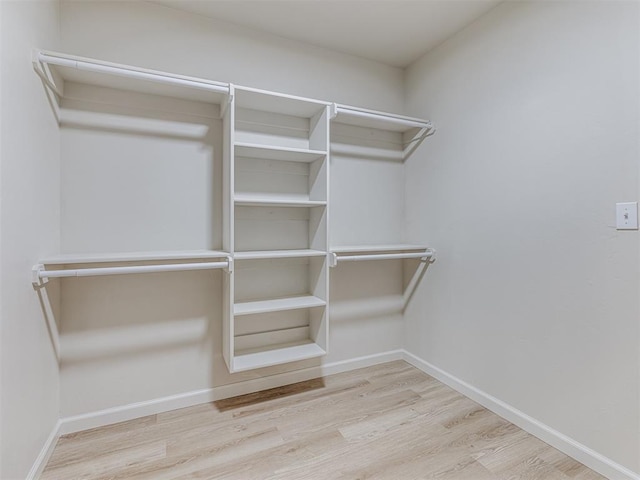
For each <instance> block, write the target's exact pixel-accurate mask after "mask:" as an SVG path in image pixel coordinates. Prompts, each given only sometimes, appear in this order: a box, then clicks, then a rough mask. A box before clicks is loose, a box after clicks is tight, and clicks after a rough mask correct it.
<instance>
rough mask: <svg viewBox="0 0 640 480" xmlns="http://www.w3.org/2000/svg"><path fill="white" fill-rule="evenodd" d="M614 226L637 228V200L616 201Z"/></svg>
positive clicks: (628, 228)
mask: <svg viewBox="0 0 640 480" xmlns="http://www.w3.org/2000/svg"><path fill="white" fill-rule="evenodd" d="M616 228H617V229H618V230H638V202H626V203H616Z"/></svg>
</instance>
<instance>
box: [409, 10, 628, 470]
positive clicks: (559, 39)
mask: <svg viewBox="0 0 640 480" xmlns="http://www.w3.org/2000/svg"><path fill="white" fill-rule="evenodd" d="M638 8H639V5H638V4H637V3H636V2H506V3H504V4H502V5H500V6H499V7H497V8H495V9H494V10H492V11H491V12H489V13H488V14H487V15H485V16H484V17H482V18H481V19H479V20H478V21H476V22H475V23H474V24H472V25H471V26H469V27H468V28H466V29H465V30H463V31H462V32H460V33H458V34H457V35H455V36H454V37H452V38H450V39H449V40H448V41H446V42H445V43H444V44H442V45H441V46H439V47H438V48H437V49H435V50H434V51H432V52H430V53H429V54H427V55H426V56H425V57H423V58H422V59H421V60H420V61H418V62H417V63H416V64H414V65H413V66H412V67H411V68H410V69H409V70H408V72H407V78H406V82H407V83H406V86H407V98H406V108H407V114H412V115H416V116H423V117H426V118H430V119H432V120H433V121H434V122H435V124H436V126H437V127H438V133H437V134H436V136H434V137H432V138H431V139H429V141H427V142H425V143H424V145H423V146H422V147H421V148H420V150H419V152H417V153H416V154H415V155H414V156H413V157H412V158H411V159H410V160H409V161H408V163H407V172H406V199H405V201H406V220H407V226H408V232H407V235H408V239H409V240H411V241H414V242H427V243H428V244H429V245H432V246H433V247H435V248H436V249H437V250H438V261H437V262H436V263H435V264H434V265H433V266H432V267H431V268H430V269H429V273H428V274H427V276H426V277H425V278H424V280H423V282H422V284H421V285H420V287H419V291H418V292H417V293H416V294H415V295H414V298H413V301H412V303H411V304H410V306H409V307H408V309H407V311H406V327H407V328H406V334H405V345H406V348H407V350H408V351H410V352H411V353H413V354H415V355H416V356H418V357H420V358H421V359H423V360H424V361H426V362H429V363H430V364H432V365H434V366H435V367H438V368H440V369H442V370H444V371H445V372H447V373H448V374H450V375H452V376H454V377H457V378H458V379H460V380H463V381H465V382H467V383H468V384H471V385H473V386H474V387H476V388H478V389H480V390H482V391H484V392H487V393H488V394H490V395H492V396H493V397H496V398H498V399H500V400H502V401H504V402H506V403H507V404H510V405H511V406H513V407H515V408H516V409H518V410H520V411H521V412H524V413H525V414H527V415H529V416H531V417H533V418H535V419H537V420H538V421H540V422H543V423H545V424H546V425H548V426H550V427H551V428H553V429H555V430H557V431H559V432H561V433H563V434H565V435H567V436H568V437H571V438H573V439H575V440H577V441H578V442H580V443H582V444H584V445H586V446H587V447H589V448H591V449H593V450H595V451H597V452H600V453H601V454H603V455H605V456H607V457H609V458H610V459H612V460H614V461H616V462H618V463H620V464H622V465H624V466H626V467H627V468H629V469H631V470H634V471H636V472H638V471H640V464H639V463H638V462H639V461H640V454H639V453H640V446H639V435H638V425H639V419H638V415H639V407H640V400H639V396H638V390H639V372H638V360H639V359H638V351H639V348H638V346H639V345H638V340H639V336H638V333H639V329H638V324H639V320H638V318H639V310H638V289H639V279H638V265H639V258H638V232H637V231H626V232H625V231H617V230H616V228H615V215H614V213H615V203H616V202H624V201H635V200H638V159H639V157H638V155H639V153H640V152H639V149H638V133H639V105H640V104H639V94H638V92H639V87H638V85H640V75H639V66H638V61H639V46H640V43H639V37H638V21H639V12H638Z"/></svg>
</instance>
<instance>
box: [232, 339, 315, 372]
mask: <svg viewBox="0 0 640 480" xmlns="http://www.w3.org/2000/svg"><path fill="white" fill-rule="evenodd" d="M326 353H327V352H326V351H325V350H324V349H323V348H322V347H320V345H318V344H317V343H314V342H312V341H311V340H309V341H307V342H304V343H301V342H297V343H294V344H281V345H272V346H271V347H269V349H268V350H258V351H254V350H244V351H243V350H240V351H237V352H235V357H234V359H233V371H234V372H242V371H244V370H253V369H255V368H262V367H269V366H272V365H279V364H281V363H289V362H297V361H300V360H307V359H309V358H316V357H321V356H323V355H326Z"/></svg>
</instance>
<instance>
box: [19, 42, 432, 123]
mask: <svg viewBox="0 0 640 480" xmlns="http://www.w3.org/2000/svg"><path fill="white" fill-rule="evenodd" d="M32 61H33V63H34V66H35V67H36V73H37V74H38V75H39V76H40V78H41V79H42V80H43V81H44V82H45V84H46V85H47V87H48V88H50V89H51V90H52V91H54V92H55V93H56V95H58V96H59V97H63V96H64V95H63V94H62V93H63V92H62V90H61V88H60V86H59V85H57V84H56V81H55V78H53V76H51V75H50V74H49V72H48V71H46V70H45V69H44V65H57V66H59V67H66V68H73V69H77V70H84V71H88V72H93V73H102V74H107V75H115V76H120V77H127V78H133V79H137V80H146V81H151V82H155V83H161V84H165V85H173V86H182V87H188V88H195V89H200V90H206V91H210V92H215V93H221V94H224V95H227V96H229V98H231V97H232V96H233V90H234V89H233V86H232V85H231V84H229V83H226V82H216V81H213V80H208V79H204V78H196V77H188V76H184V75H176V74H172V73H167V72H161V71H157V70H149V69H144V68H138V67H134V66H130V65H123V64H117V63H111V62H104V61H101V60H95V59H92V58H86V57H77V56H75V55H67V54H64V53H58V52H50V51H43V50H37V49H34V51H33V55H32ZM237 88H238V89H240V90H245V91H248V92H256V93H263V94H265V95H277V96H282V97H285V98H290V99H297V100H303V101H308V102H315V103H318V104H327V105H331V111H332V117H335V116H336V115H338V114H340V115H345V116H351V117H357V118H362V119H365V120H371V121H373V122H374V123H380V124H382V125H384V124H387V125H397V126H400V127H406V128H414V127H415V128H426V129H428V130H433V125H432V123H431V122H429V121H426V120H421V119H419V118H412V117H405V116H402V115H395V114H389V113H385V112H378V111H374V110H367V109H363V108H359V107H353V106H349V105H342V104H336V103H333V104H331V103H329V102H325V101H321V100H313V99H308V98H302V97H294V96H291V95H285V94H281V93H277V92H270V91H266V90H259V89H254V88H250V87H242V86H239V85H238V86H237ZM225 108H226V106H225Z"/></svg>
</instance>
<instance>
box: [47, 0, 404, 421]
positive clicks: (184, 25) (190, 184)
mask: <svg viewBox="0 0 640 480" xmlns="http://www.w3.org/2000/svg"><path fill="white" fill-rule="evenodd" d="M61 18H62V23H61V32H62V47H61V50H62V51H64V52H67V53H71V54H76V55H83V56H88V57H94V58H98V59H102V60H108V61H114V62H121V63H128V64H132V65H137V66H142V67H147V68H155V69H160V70H165V71H169V72H176V73H181V74H185V75H194V76H201V77H205V78H210V79H213V80H219V81H229V82H233V83H236V84H241V85H245V86H252V87H258V88H263V89H268V90H274V91H280V92H285V93H289V94H296V95H302V96H306V97H311V98H319V99H322V100H329V101H335V102H340V103H346V104H351V105H360V106H364V107H367V108H374V109H380V110H388V111H393V112H400V111H401V110H402V108H403V103H402V82H403V72H402V71H401V70H400V69H396V68H392V67H388V66H384V65H381V64H378V63H375V62H371V61H367V60H363V59H360V58H356V57H352V56H348V55H343V54H338V53H335V52H331V51H328V50H324V49H320V48H317V47H313V46H309V45H304V44H300V43H296V42H292V41H288V40H285V39H282V38H279V37H275V36H269V35H265V34H260V33H256V32H254V31H251V30H247V29H243V28H239V27H234V26H230V25H228V24H224V23H220V22H216V21H214V20H211V19H208V18H205V17H200V16H196V15H192V14H188V13H184V12H180V11H177V10H173V9H170V8H166V7H162V6H158V5H154V4H150V3H146V2H63V3H62V13H61ZM76 87H77V86H76ZM73 93H74V96H75V95H76V94H77V96H80V93H81V92H80V91H79V90H78V89H76V90H75V91H74V92H73ZM111 95H114V96H118V95H116V94H115V93H114V92H103V96H102V97H101V101H102V102H103V103H104V99H105V98H107V97H108V96H111ZM123 99H124V101H122V100H123ZM138 100H139V99H138ZM161 102H163V103H161V104H160V103H159V104H157V105H154V108H155V109H156V112H157V111H161V110H162V111H164V112H170V111H172V108H171V107H170V104H169V101H167V100H166V99H165V100H162V101H161ZM152 103H153V102H152V101H151V100H149V102H147V103H146V105H147V107H148V106H149V105H151V104H152ZM178 103H179V102H174V104H175V105H177V104H178ZM67 106H69V105H68V104H67ZM138 106H139V105H138V103H137V101H136V99H133V98H130V99H129V97H127V96H123V97H122V99H121V105H120V107H117V108H111V106H109V107H104V106H100V105H98V104H94V105H93V106H92V105H89V104H86V105H84V106H80V108H81V109H84V112H83V114H84V117H83V118H85V119H88V118H94V119H96V121H100V120H101V119H102V118H106V116H105V115H112V114H116V115H129V116H133V117H135V121H139V122H141V124H142V126H143V127H144V128H141V129H140V130H139V131H137V132H131V131H122V129H121V128H118V126H117V125H113V126H112V127H110V128H109V129H106V130H104V129H100V128H94V127H90V126H88V125H86V124H83V125H80V124H74V123H73V122H68V123H66V124H64V125H63V128H62V146H61V149H62V185H63V193H62V199H63V203H62V210H63V212H62V249H63V251H69V252H73V251H76V252H77V251H78V249H81V250H83V251H90V250H91V249H92V248H95V249H96V250H98V251H105V250H107V251H108V250H109V249H110V248H112V249H114V250H116V251H122V250H127V249H129V250H154V249H185V248H187V249H197V248H217V249H220V248H221V245H220V241H221V232H220V227H221V221H220V217H221V198H222V197H221V194H220V192H221V188H222V185H221V179H220V177H221V174H220V172H221V127H220V122H219V121H218V120H215V119H211V118H209V119H207V118H205V117H206V115H205V114H202V112H201V114H200V117H197V118H195V117H194V118H192V117H188V116H187V115H182V114H181V116H179V117H176V116H170V115H169V117H165V118H164V120H170V121H171V122H174V123H176V122H177V124H180V125H182V126H181V127H180V128H182V129H187V127H188V125H191V127H193V126H195V127H197V128H201V127H203V126H204V127H205V128H204V130H205V131H208V132H209V133H208V134H207V135H206V136H205V137H203V138H195V139H185V138H184V136H182V137H181V136H179V135H174V134H169V135H157V134H155V133H153V134H149V132H150V131H151V128H147V127H148V125H147V124H146V123H145V122H147V119H146V118H145V117H152V118H151V120H152V122H155V123H153V124H154V125H157V124H158V122H157V120H159V118H155V117H156V116H157V113H155V114H152V113H149V112H150V110H147V113H145V111H144V109H139V108H138ZM192 107H193V105H192V106H189V105H186V104H185V103H184V102H182V104H181V106H180V108H181V109H182V111H184V112H187V110H188V111H190V112H191V113H193V108H192ZM89 111H91V112H90V113H91V116H89V115H88V112H89ZM110 118H113V117H110ZM150 125H151V124H150ZM191 127H189V128H191ZM141 132H142V133H141ZM89 165H90V168H87V166H89ZM332 168H333V169H335V171H336V173H338V174H339V173H340V172H342V173H343V174H346V175H347V176H348V178H344V177H341V178H340V179H339V180H336V182H334V185H332V187H331V194H332V195H334V196H335V197H336V198H339V199H342V200H344V201H345V202H349V201H350V197H349V191H351V189H353V191H360V192H369V194H371V195H374V196H384V195H385V194H388V195H389V197H390V200H389V202H387V210H386V211H385V212H384V213H383V214H382V215H381V217H380V218H377V219H371V220H367V219H362V218H360V213H359V212H360V210H359V208H360V207H359V205H360V203H358V204H357V205H355V204H352V208H351V209H350V210H349V211H350V212H351V214H349V215H347V216H345V215H342V216H336V217H335V218H336V221H335V222H334V221H333V220H332V225H331V226H332V228H333V235H332V238H333V239H335V240H336V241H354V239H355V238H354V236H353V231H354V230H355V231H362V232H364V234H362V235H360V236H359V237H360V238H361V239H362V241H366V240H369V241H370V242H371V243H375V242H376V241H378V242H380V241H382V240H386V241H388V240H389V239H388V238H386V237H395V242H396V243H397V242H399V241H400V240H401V239H400V238H399V237H400V235H401V234H402V232H401V231H400V230H401V229H399V228H397V224H399V222H400V221H401V219H402V216H403V213H402V212H403V202H404V198H403V196H402V194H401V189H402V182H403V174H402V169H403V165H402V164H400V163H397V162H395V163H394V162H389V161H386V160H379V159H378V160H367V159H362V158H349V157H345V156H336V157H335V158H333V159H332ZM370 169H373V170H375V172H376V173H375V174H374V176H375V178H376V180H375V182H374V183H375V186H374V183H372V182H371V176H369V177H367V172H368V171H369V170H370ZM190 179H196V180H195V181H192V180H190ZM136 183H137V184H138V185H140V186H141V188H136ZM154 186H158V187H159V188H155V189H154ZM116 191H117V195H116V194H114V192H116ZM142 191H143V192H144V193H140V192H142ZM109 192H111V193H109ZM109 195H114V196H113V198H109ZM154 195H155V196H156V197H154ZM170 196H175V201H174V200H172V199H171V197H170ZM355 201H356V202H359V201H360V200H359V199H355ZM203 202H205V203H203ZM207 202H208V203H207ZM143 204H144V205H149V206H153V205H155V206H156V207H157V208H152V209H151V210H149V211H150V212H151V213H152V214H153V215H154V217H153V218H150V217H148V216H147V217H145V216H144V215H139V214H138V213H137V211H136V208H139V207H140V206H141V205H143ZM190 205H193V207H190ZM343 206H344V205H343ZM114 208H115V209H116V210H117V211H118V212H119V213H118V215H116V217H117V218H116V217H114V216H113V214H112V213H111V214H109V213H108V211H112V210H113V209H114ZM118 209H119V210H118ZM169 209H171V210H172V211H173V212H174V213H175V211H184V212H188V215H181V214H178V215H173V216H171V221H170V222H167V223H166V224H165V223H163V220H162V218H164V217H163V215H165V214H167V213H168V214H169V215H171V212H170V211H169ZM87 212H89V213H91V212H94V213H95V214H96V215H98V214H100V215H101V214H103V213H104V214H105V215H107V216H108V215H111V216H109V217H108V218H109V221H110V222H111V224H110V226H106V227H107V228H105V225H100V223H99V221H98V220H97V219H96V218H91V217H87V218H88V220H87V221H85V220H82V221H80V222H78V221H77V220H78V218H81V216H82V215H83V214H85V213H87ZM78 215H80V216H78ZM156 215H157V216H156ZM105 218H106V217H105ZM158 219H160V220H158ZM194 219H195V221H194V222H191V220H194ZM202 219H204V223H207V222H208V224H207V225H206V227H205V228H204V229H202V228H200V229H198V228H196V227H197V226H198V225H200V227H201V226H202V225H203V223H202ZM399 219H400V220H399ZM87 222H89V223H87ZM127 222H128V223H127ZM358 222H360V224H358ZM366 222H370V223H371V224H372V225H369V224H367V223H366ZM375 223H377V224H379V225H386V229H387V231H385V232H383V233H381V235H382V237H384V238H382V237H381V238H380V239H371V238H368V237H367V235H366V233H367V232H369V231H371V230H372V227H373V226H374V225H375ZM87 225H91V228H86V227H87ZM122 225H127V227H126V228H117V227H121V226H122ZM145 225H152V226H153V227H154V228H156V227H157V228H156V230H157V231H158V232H161V233H160V234H158V235H154V236H152V238H151V240H150V241H149V242H147V243H145V240H141V238H142V237H144V234H145V232H147V231H148V230H149V229H147V228H146V227H145ZM180 225H183V226H184V228H181V227H180ZM69 226H72V227H73V228H68V227H69ZM74 226H75V227H77V226H79V227H84V230H85V231H86V232H88V234H89V235H88V236H87V237H80V236H79V235H78V234H77V232H76V231H75V230H76V229H75V227H74ZM113 226H115V227H116V228H112V227H113ZM162 228H164V230H165V233H162ZM106 230H110V231H111V232H113V235H112V237H113V238H108V237H107V236H106V235H103V233H104V232H105V231H106ZM202 230H203V231H202ZM130 232H131V233H132V234H131V235H129V233H130ZM138 234H140V235H138ZM127 242H129V245H127ZM163 242H164V243H163ZM167 242H168V243H167ZM172 242H173V243H172ZM52 253H55V252H52ZM394 268H395V267H394ZM358 272H360V273H358ZM221 275H223V273H221V272H214V273H211V272H196V273H193V272H184V273H176V274H166V275H146V276H135V275H132V276H126V277H120V278H117V279H115V278H109V277H101V278H93V279H69V280H64V281H62V282H60V283H61V285H62V295H61V315H60V321H61V341H62V363H61V379H62V387H61V388H62V405H61V410H62V416H63V417H74V416H77V415H84V414H89V415H90V416H91V415H92V412H96V411H98V410H104V409H109V408H114V407H119V406H123V405H128V404H131V403H134V402H148V401H151V400H153V399H157V398H162V397H167V396H175V395H178V396H180V395H183V394H185V393H188V392H202V391H207V390H208V389H211V388H217V387H222V386H224V385H229V384H238V383H240V384H242V382H244V381H246V380H251V379H254V380H256V379H257V380H256V381H257V382H259V385H260V388H268V387H269V386H270V383H269V382H270V381H271V380H269V379H268V378H267V379H266V380H261V379H264V378H265V377H270V376H272V375H274V374H278V373H282V372H290V371H292V370H299V369H302V368H316V370H314V371H315V372H316V373H318V372H320V370H317V368H319V367H320V366H321V363H320V362H319V361H317V360H313V361H306V362H300V363H297V364H289V365H282V366H279V367H276V368H269V369H264V370H261V371H255V372H247V373H243V374H237V375H229V373H228V371H227V369H226V366H225V364H224V361H223V359H222V356H221V353H222V352H221V349H222V340H221V334H222V332H221V322H222V315H221V313H222V289H221V283H222V281H221V279H222V277H221ZM331 275H332V284H333V287H332V295H333V298H332V309H331V312H330V313H331V316H332V318H331V338H330V353H329V355H328V356H327V357H326V358H325V359H323V361H322V364H324V365H327V364H335V363H336V362H343V361H346V362H349V361H350V360H352V359H354V358H357V357H368V356H372V355H373V356H375V355H377V354H380V353H384V352H389V351H393V350H397V349H399V348H400V347H401V344H402V331H403V330H402V328H403V327H402V313H401V308H402V300H401V299H402V294H401V281H402V279H401V275H402V271H401V268H400V267H399V266H398V267H397V268H395V270H393V271H387V270H386V269H385V267H384V266H369V267H366V268H364V270H363V269H362V268H361V267H360V268H359V267H357V266H356V267H354V268H349V267H348V266H347V267H344V268H340V269H335V270H333V271H332V272H331ZM365 278H369V279H371V278H380V281H377V282H376V281H360V280H358V279H362V280H364V279H365ZM374 298H377V299H382V300H383V303H384V310H383V311H378V312H374V313H375V315H371V316H369V315H364V316H363V315H362V314H358V312H357V310H358V309H359V308H361V307H362V306H364V305H366V304H367V302H368V300H370V299H374ZM354 309H355V310H356V311H355V312H354ZM287 378H300V377H287ZM280 381H282V380H280ZM252 385H257V384H256V383H253V384H252ZM225 391H228V390H225ZM236 391H237V390H236ZM198 398H206V394H205V396H204V397H202V396H201V397H198ZM173 405H175V404H173ZM110 418H111V417H110ZM76 420H77V418H76ZM90 422H91V421H89V423H82V426H84V427H86V426H88V425H91V423H90ZM74 425H76V426H77V425H80V424H79V423H77V422H76V423H74ZM70 428H72V427H70Z"/></svg>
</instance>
